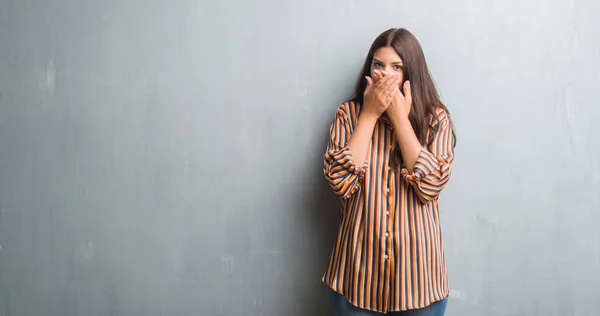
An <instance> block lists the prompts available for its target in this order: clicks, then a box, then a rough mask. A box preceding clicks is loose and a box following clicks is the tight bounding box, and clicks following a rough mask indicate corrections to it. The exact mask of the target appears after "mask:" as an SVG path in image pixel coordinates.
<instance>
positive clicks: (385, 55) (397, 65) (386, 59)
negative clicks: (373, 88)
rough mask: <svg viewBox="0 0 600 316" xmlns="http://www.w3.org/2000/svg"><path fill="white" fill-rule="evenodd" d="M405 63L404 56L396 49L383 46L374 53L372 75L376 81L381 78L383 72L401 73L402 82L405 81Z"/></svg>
mask: <svg viewBox="0 0 600 316" xmlns="http://www.w3.org/2000/svg"><path fill="white" fill-rule="evenodd" d="M403 68H404V63H403V62H402V58H400V56H398V54H397V53H396V51H395V50H394V49H393V48H391V47H381V48H380V49H378V50H377V51H375V54H374V55H373V62H372V63H371V77H372V78H373V81H374V82H377V81H378V80H379V79H380V78H381V74H382V73H383V74H385V75H386V76H389V75H399V76H400V82H401V83H403V82H404V70H403Z"/></svg>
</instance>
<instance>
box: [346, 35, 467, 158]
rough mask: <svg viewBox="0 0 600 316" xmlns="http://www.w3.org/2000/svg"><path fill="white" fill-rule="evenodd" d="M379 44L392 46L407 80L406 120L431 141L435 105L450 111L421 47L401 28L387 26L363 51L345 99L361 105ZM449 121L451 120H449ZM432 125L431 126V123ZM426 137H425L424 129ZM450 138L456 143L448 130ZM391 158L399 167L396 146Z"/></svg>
mask: <svg viewBox="0 0 600 316" xmlns="http://www.w3.org/2000/svg"><path fill="white" fill-rule="evenodd" d="M382 47H392V48H393V49H394V50H395V51H396V53H397V54H398V55H399V56H400V58H402V61H403V64H404V66H403V71H404V80H408V81H410V88H411V93H412V105H411V110H410V114H409V120H410V123H411V125H412V127H413V130H414V131H415V135H416V136H417V138H418V139H419V142H420V143H421V144H422V145H424V146H426V145H429V144H430V143H431V142H432V141H433V136H434V135H435V133H436V132H437V130H438V128H439V124H435V122H436V118H437V111H436V109H437V108H442V109H443V110H444V111H446V113H447V115H448V118H450V112H449V111H448V109H447V108H446V106H445V105H444V104H443V103H442V101H441V99H440V96H439V94H438V92H437V89H436V87H435V83H434V81H433V78H432V76H431V73H430V72H429V68H428V67H427V62H426V61H425V54H424V53H423V49H422V48H421V44H419V41H418V40H417V38H416V37H415V36H414V35H413V34H412V33H411V32H409V31H408V30H407V29H404V28H393V29H389V30H387V31H385V32H383V33H381V35H379V36H378V37H377V38H376V39H375V41H373V44H372V45H371V48H370V49H369V53H368V54H367V58H366V59H365V63H364V65H363V68H362V70H361V72H360V75H359V76H358V80H357V82H356V86H355V88H354V94H353V95H352V97H351V98H350V99H349V100H348V101H353V102H357V103H360V104H362V102H363V94H364V91H365V88H366V87H367V80H366V79H365V76H371V64H372V63H373V55H374V54H375V52H376V51H377V50H378V49H380V48H382ZM430 115H432V116H433V118H434V120H433V121H432V122H434V124H430V123H429V116H430ZM450 122H451V123H452V121H450ZM431 125H433V126H431ZM429 130H431V133H429V139H427V132H428V131H429ZM452 138H453V142H454V144H456V135H455V133H454V130H453V131H452ZM394 157H395V160H393V161H392V164H393V166H394V168H399V167H400V166H401V165H402V155H401V153H400V148H399V146H396V149H395V150H394Z"/></svg>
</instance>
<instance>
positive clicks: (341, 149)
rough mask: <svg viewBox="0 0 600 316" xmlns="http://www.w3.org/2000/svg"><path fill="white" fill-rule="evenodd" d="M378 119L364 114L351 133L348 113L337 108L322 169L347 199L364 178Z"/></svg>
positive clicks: (331, 183)
mask: <svg viewBox="0 0 600 316" xmlns="http://www.w3.org/2000/svg"><path fill="white" fill-rule="evenodd" d="M376 121H377V118H375V119H373V118H372V117H371V116H369V115H362V114H361V116H360V117H359V119H358V122H357V125H356V127H355V129H354V132H353V133H352V135H351V127H350V123H349V119H348V117H347V115H346V113H345V112H344V111H343V110H341V109H338V110H337V111H336V114H335V119H334V121H333V123H332V124H331V127H330V130H329V142H328V144H327V151H326V153H325V156H324V162H323V173H324V175H325V179H326V180H327V182H328V183H329V185H330V186H331V187H332V189H333V191H334V192H335V193H336V194H337V195H338V196H340V197H342V198H345V199H347V198H349V197H350V196H351V195H352V194H354V192H356V190H358V188H359V187H360V184H361V182H362V181H363V179H364V175H365V172H366V169H367V166H368V161H367V158H368V156H367V154H368V149H369V145H370V142H371V137H372V135H373V129H374V127H375V123H376ZM358 166H361V167H360V168H359V167H358Z"/></svg>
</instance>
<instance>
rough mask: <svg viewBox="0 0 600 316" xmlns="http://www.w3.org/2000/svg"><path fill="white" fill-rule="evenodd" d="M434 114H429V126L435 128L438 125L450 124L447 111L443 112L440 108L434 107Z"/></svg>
mask: <svg viewBox="0 0 600 316" xmlns="http://www.w3.org/2000/svg"><path fill="white" fill-rule="evenodd" d="M434 111H435V113H434V114H431V115H430V117H429V119H430V122H431V126H436V125H438V124H441V125H447V124H450V114H449V113H448V111H447V110H445V109H444V108H443V107H441V106H436V107H435V110H434Z"/></svg>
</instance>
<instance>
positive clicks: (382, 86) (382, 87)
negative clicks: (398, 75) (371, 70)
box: [375, 72, 394, 92]
mask: <svg viewBox="0 0 600 316" xmlns="http://www.w3.org/2000/svg"><path fill="white" fill-rule="evenodd" d="M378 74H381V72H378ZM393 80H394V77H392V76H388V77H381V75H380V77H379V81H378V82H377V84H376V85H375V89H376V90H377V91H382V92H385V91H386V90H387V87H388V85H389V82H391V81H393Z"/></svg>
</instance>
